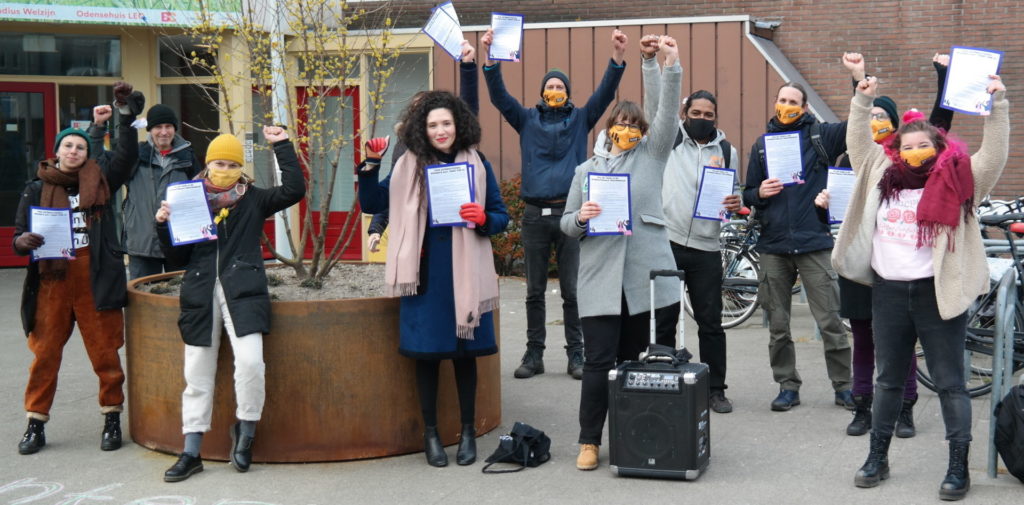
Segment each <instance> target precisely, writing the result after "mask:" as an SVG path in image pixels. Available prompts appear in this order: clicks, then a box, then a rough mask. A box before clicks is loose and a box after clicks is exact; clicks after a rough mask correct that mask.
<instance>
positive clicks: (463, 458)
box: [455, 424, 476, 465]
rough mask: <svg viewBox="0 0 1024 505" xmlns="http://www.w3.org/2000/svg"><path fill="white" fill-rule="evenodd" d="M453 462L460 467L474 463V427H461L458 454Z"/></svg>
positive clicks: (465, 425) (470, 425) (464, 425)
mask: <svg viewBox="0 0 1024 505" xmlns="http://www.w3.org/2000/svg"><path fill="white" fill-rule="evenodd" d="M455 462H456V463H458V464H460V465H472V464H473V463H474V462H476V427H474V426H473V425H472V424H463V425H462V437H461V438H459V452H457V453H456V454H455Z"/></svg>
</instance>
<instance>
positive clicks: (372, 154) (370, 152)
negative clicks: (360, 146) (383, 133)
mask: <svg viewBox="0 0 1024 505" xmlns="http://www.w3.org/2000/svg"><path fill="white" fill-rule="evenodd" d="M390 140H391V136H390V135H389V136H387V137H377V138H373V139H370V140H368V141H367V142H366V157H367V158H376V159H378V160H379V159H381V158H383V157H384V153H385V152H387V150H388V144H389V142H390Z"/></svg>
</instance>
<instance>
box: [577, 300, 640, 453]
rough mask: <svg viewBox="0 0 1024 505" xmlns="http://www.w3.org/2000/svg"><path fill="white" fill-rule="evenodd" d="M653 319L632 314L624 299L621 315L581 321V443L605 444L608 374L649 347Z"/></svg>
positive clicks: (581, 319) (585, 318) (589, 318)
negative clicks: (603, 432) (603, 433)
mask: <svg viewBox="0 0 1024 505" xmlns="http://www.w3.org/2000/svg"><path fill="white" fill-rule="evenodd" d="M650 317H651V316H650V312H642V313H640V314H636V315H632V316H631V315H629V309H628V308H627V307H626V298H625V296H623V297H622V311H621V313H619V314H618V315H614V316H594V317H583V318H580V324H581V326H582V327H583V355H584V357H585V360H584V363H583V385H582V388H583V390H582V392H581V394H580V438H579V443H581V444H596V445H601V432H602V431H603V430H604V421H605V419H606V418H607V416H608V371H609V370H611V369H613V368H615V365H616V364H617V363H621V362H622V361H626V360H635V359H637V357H638V356H639V354H640V352H641V351H643V350H644V349H646V348H647V344H648V343H649V342H650V337H649V331H650V330H649V323H648V320H649V319H650Z"/></svg>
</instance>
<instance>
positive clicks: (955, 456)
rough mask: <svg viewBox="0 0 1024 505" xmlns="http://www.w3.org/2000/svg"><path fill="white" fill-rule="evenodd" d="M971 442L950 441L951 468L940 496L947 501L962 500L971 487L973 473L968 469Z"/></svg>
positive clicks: (940, 487)
mask: <svg viewBox="0 0 1024 505" xmlns="http://www.w3.org/2000/svg"><path fill="white" fill-rule="evenodd" d="M970 448H971V443H970V442H954V441H952V440H950V441H949V469H948V470H946V478H945V479H943V481H942V485H941V486H939V498H941V499H943V500H946V501H953V500H960V499H963V497H964V496H967V491H969V490H970V489H971V474H970V471H968V469H967V460H968V454H969V452H970Z"/></svg>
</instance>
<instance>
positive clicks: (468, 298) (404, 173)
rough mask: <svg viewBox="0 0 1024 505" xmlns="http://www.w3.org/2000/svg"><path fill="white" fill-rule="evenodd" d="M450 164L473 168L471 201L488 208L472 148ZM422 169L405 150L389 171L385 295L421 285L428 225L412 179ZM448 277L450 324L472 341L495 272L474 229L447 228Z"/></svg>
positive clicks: (492, 303)
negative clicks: (452, 315)
mask: <svg viewBox="0 0 1024 505" xmlns="http://www.w3.org/2000/svg"><path fill="white" fill-rule="evenodd" d="M455 162H456V163H461V162H468V163H469V164H471V165H473V166H474V167H476V169H475V170H474V174H475V182H476V198H477V202H478V203H480V205H484V206H486V205H487V202H486V201H485V197H486V195H487V173H486V169H485V168H484V163H483V161H482V160H481V159H480V155H479V154H477V152H476V150H474V149H470V150H469V151H460V152H459V153H458V154H457V155H456V156H455ZM420 170H422V167H420V166H419V162H418V161H417V159H416V155H415V154H413V153H412V152H411V151H407V152H406V153H405V154H404V155H402V157H401V158H399V159H398V162H397V163H396V164H395V167H394V169H393V170H392V173H391V190H390V217H391V221H390V223H389V226H390V227H391V231H390V234H391V235H390V238H389V239H388V241H389V242H388V250H387V263H386V264H385V267H384V285H385V286H384V288H385V292H386V293H387V295H388V296H413V295H415V294H416V292H417V288H418V287H419V281H420V272H419V268H420V252H421V251H422V250H423V237H424V235H425V232H426V225H427V197H426V194H424V191H423V184H422V183H421V182H420V181H419V180H418V178H417V177H416V174H417V171H420ZM452 279H453V283H454V288H455V326H456V334H457V336H458V338H463V339H468V340H472V339H473V330H474V329H475V328H476V327H477V326H479V325H480V316H481V314H483V313H485V312H490V311H491V310H494V308H495V307H496V306H497V304H498V274H497V273H496V272H495V270H494V257H493V256H492V253H491V241H490V240H489V239H488V238H487V237H484V236H482V235H480V234H478V233H477V232H476V231H474V230H472V229H469V228H464V227H454V228H453V229H452Z"/></svg>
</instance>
